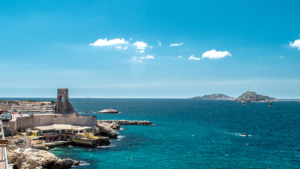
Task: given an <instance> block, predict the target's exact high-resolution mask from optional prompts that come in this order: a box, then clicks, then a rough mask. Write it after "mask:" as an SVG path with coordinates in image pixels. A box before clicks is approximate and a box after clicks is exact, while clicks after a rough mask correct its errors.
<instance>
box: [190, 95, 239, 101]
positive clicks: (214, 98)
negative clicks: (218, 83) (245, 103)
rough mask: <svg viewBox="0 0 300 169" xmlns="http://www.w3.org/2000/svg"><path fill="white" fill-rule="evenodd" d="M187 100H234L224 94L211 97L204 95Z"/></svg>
mask: <svg viewBox="0 0 300 169" xmlns="http://www.w3.org/2000/svg"><path fill="white" fill-rule="evenodd" d="M189 99H193V100H234V98H233V97H229V96H227V95H225V94H211V95H204V96H196V97H192V98H189Z"/></svg>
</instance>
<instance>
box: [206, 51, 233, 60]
mask: <svg viewBox="0 0 300 169" xmlns="http://www.w3.org/2000/svg"><path fill="white" fill-rule="evenodd" d="M225 56H231V54H230V53H229V52H228V51H223V52H222V51H216V50H214V49H213V50H211V51H206V52H204V53H203V55H202V57H203V58H209V59H219V58H223V57H225Z"/></svg>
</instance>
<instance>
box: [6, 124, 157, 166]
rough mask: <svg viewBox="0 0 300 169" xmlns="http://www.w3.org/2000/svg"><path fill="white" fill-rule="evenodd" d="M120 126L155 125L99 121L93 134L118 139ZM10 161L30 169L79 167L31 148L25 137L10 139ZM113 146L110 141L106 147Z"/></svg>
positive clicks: (71, 162) (73, 162)
mask: <svg viewBox="0 0 300 169" xmlns="http://www.w3.org/2000/svg"><path fill="white" fill-rule="evenodd" d="M120 125H153V124H152V123H151V122H149V121H136V120H134V121H130V120H98V121H97V125H96V126H94V127H93V130H92V132H93V133H94V135H96V136H108V137H109V138H117V137H118V133H117V132H116V131H115V130H120V128H121V127H120ZM8 140H9V144H8V160H9V163H12V164H14V165H15V166H17V167H18V168H29V169H33V168H34V169H42V168H48V169H63V168H70V167H71V166H73V165H78V164H79V161H78V162H76V161H74V160H72V159H69V158H67V159H59V158H57V157H56V156H55V155H54V154H52V153H50V152H47V151H44V150H39V149H35V148H31V147H32V146H31V143H30V138H29V137H26V136H23V137H20V136H12V137H8ZM109 144H111V143H110V142H109V141H108V142H107V143H105V145H109Z"/></svg>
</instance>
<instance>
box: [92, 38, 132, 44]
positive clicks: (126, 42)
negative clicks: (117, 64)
mask: <svg viewBox="0 0 300 169" xmlns="http://www.w3.org/2000/svg"><path fill="white" fill-rule="evenodd" d="M120 44H128V41H125V40H124V39H123V38H122V39H119V38H117V39H111V40H107V39H106V38H105V39H98V40H97V41H96V42H94V43H91V44H90V45H93V46H110V45H120Z"/></svg>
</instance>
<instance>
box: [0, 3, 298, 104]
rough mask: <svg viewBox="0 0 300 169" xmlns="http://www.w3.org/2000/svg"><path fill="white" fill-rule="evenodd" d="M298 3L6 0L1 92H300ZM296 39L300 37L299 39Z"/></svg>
mask: <svg viewBox="0 0 300 169" xmlns="http://www.w3.org/2000/svg"><path fill="white" fill-rule="evenodd" d="M299 7H300V1H296V0H295V1H274V0H273V1H267V0H266V1H155V0H149V1H143V0H136V1H135V0H130V1H129V0H128V1H125V0H124V1H113V0H110V1H91V0H90V1H76V0H72V1H71V0H70V1H26V0H22V1H1V2H0V21H1V26H0V32H1V33H0V46H1V47H0V58H1V60H0V66H1V68H2V73H1V77H2V78H1V79H2V81H1V84H0V93H1V94H0V97H55V96H56V92H57V88H69V94H70V97H87V96H88V97H98V98H187V97H192V96H199V95H204V94H212V93H224V94H227V95H229V96H233V97H237V96H239V95H240V94H242V93H243V92H245V91H246V90H247V86H248V85H249V86H250V90H251V91H256V92H257V93H259V94H264V95H269V96H273V97H276V98H281V99H300V90H299V86H300V76H299V71H300V67H299V63H300V62H299V61H300V17H299ZM297 40H298V41H297Z"/></svg>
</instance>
